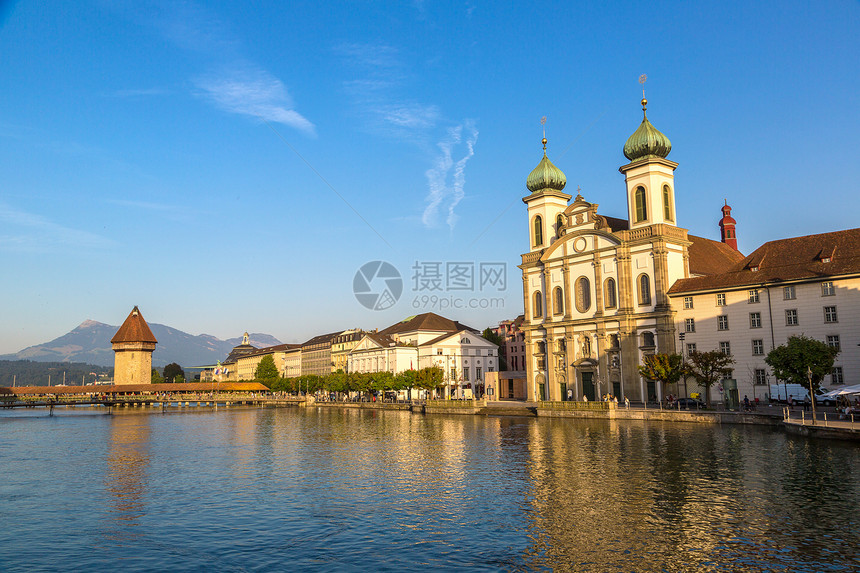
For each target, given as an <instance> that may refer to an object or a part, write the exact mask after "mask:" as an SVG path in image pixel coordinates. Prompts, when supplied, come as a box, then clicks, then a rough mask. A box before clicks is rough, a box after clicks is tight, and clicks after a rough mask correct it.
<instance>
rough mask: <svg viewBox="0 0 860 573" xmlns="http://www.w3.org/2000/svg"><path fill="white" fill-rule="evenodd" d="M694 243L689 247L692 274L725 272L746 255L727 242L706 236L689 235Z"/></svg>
mask: <svg viewBox="0 0 860 573" xmlns="http://www.w3.org/2000/svg"><path fill="white" fill-rule="evenodd" d="M687 238H688V239H689V240H690V242H691V243H692V244H691V245H690V246H689V248H688V253H689V255H690V274H693V275H716V274H719V273H725V272H727V271H728V270H729V269H731V268H732V265H735V264H736V263H738V262H739V261H742V260H743V258H744V256H743V254H742V253H740V252H738V251H736V250H734V249H733V248H731V247H730V246H728V245H727V244H725V243H721V242H720V241H713V240H711V239H706V238H704V237H697V236H695V235H689V234H688V235H687Z"/></svg>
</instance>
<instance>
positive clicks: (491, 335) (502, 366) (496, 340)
mask: <svg viewBox="0 0 860 573" xmlns="http://www.w3.org/2000/svg"><path fill="white" fill-rule="evenodd" d="M481 336H483V337H484V338H486V339H487V340H489V341H490V342H492V343H493V344H495V345H496V346H498V347H499V370H500V371H501V370H507V369H508V357H507V355H506V354H505V348H506V347H505V339H504V338H502V337H501V336H499V335H498V334H496V333H495V332H493V331H492V330H490V329H489V328H485V329H484V332H482V333H481Z"/></svg>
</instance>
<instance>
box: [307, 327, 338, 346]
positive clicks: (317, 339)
mask: <svg viewBox="0 0 860 573" xmlns="http://www.w3.org/2000/svg"><path fill="white" fill-rule="evenodd" d="M341 334H343V331H342V330H338V331H337V332H330V333H329V334H320V335H319V336H314V337H313V338H311V339H310V340H308V341H306V342H303V343H302V345H301V346H302V348H304V347H305V346H311V345H312V344H322V343H324V342H331V340H332V338H334V337H335V336H340V335H341Z"/></svg>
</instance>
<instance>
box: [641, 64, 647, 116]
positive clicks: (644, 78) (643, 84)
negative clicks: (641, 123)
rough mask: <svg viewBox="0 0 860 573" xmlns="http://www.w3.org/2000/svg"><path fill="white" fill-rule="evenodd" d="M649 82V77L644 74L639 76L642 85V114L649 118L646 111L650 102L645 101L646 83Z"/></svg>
mask: <svg viewBox="0 0 860 573" xmlns="http://www.w3.org/2000/svg"><path fill="white" fill-rule="evenodd" d="M646 81H648V76H647V75H645V74H642V75H641V76H639V83H640V84H642V114H643V115H645V116H647V115H648V113H647V112H646V111H645V110H646V109H647V108H648V100H647V99H645V82H646Z"/></svg>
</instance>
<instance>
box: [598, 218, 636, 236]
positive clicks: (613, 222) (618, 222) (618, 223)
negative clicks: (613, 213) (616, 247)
mask: <svg viewBox="0 0 860 573" xmlns="http://www.w3.org/2000/svg"><path fill="white" fill-rule="evenodd" d="M601 217H603V218H604V219H606V223H607V224H608V225H609V228H610V229H612V232H613V233H615V232H616V231H626V230H627V229H629V228H630V222H629V221H627V219H619V218H618V217H607V216H606V215H601Z"/></svg>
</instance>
